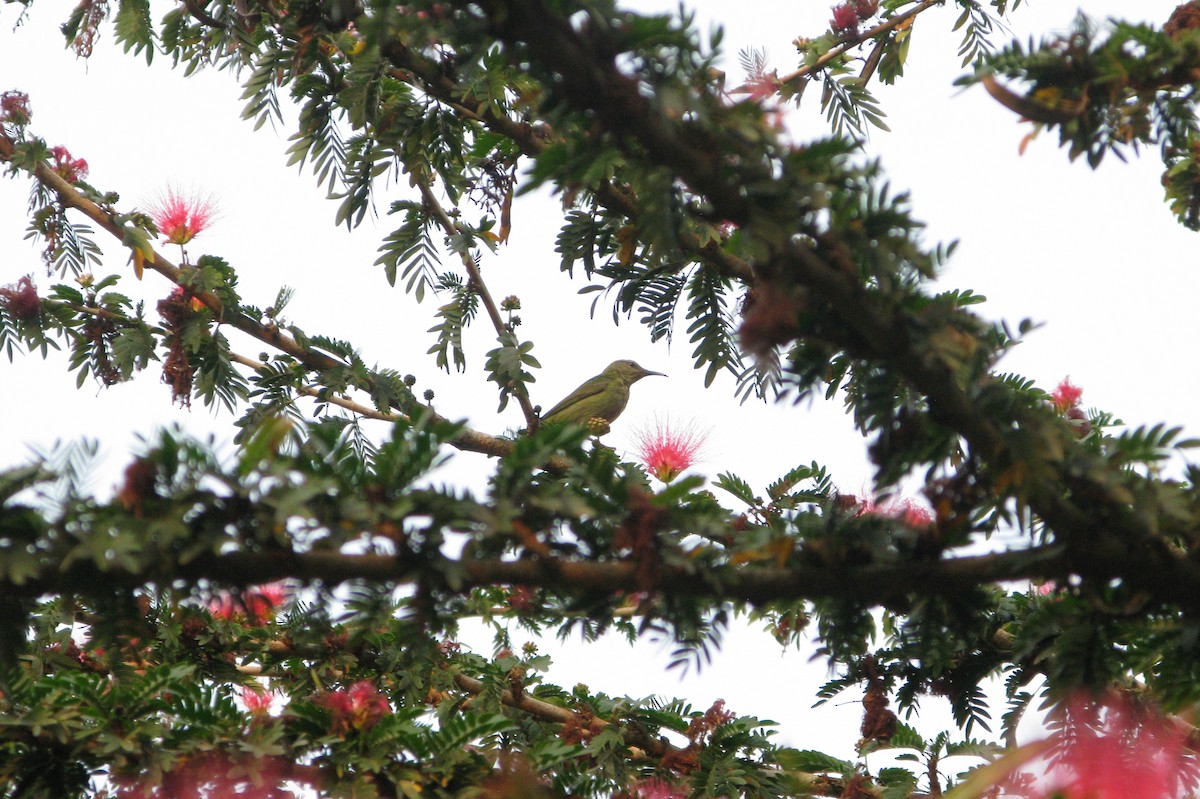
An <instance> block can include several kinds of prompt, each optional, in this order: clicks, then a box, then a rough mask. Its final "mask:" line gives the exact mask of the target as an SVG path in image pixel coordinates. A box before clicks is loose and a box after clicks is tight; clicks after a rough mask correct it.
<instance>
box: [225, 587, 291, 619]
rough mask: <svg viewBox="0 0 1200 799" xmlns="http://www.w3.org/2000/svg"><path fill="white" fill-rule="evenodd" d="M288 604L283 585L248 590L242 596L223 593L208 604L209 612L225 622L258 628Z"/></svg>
mask: <svg viewBox="0 0 1200 799" xmlns="http://www.w3.org/2000/svg"><path fill="white" fill-rule="evenodd" d="M285 602H287V587H286V586H285V585H284V584H283V583H267V584H266V585H256V586H252V587H250V588H247V589H246V590H245V591H242V592H241V593H240V594H231V593H222V594H221V595H220V596H218V597H216V598H215V599H213V600H212V601H211V602H209V603H208V612H209V613H211V614H212V615H213V616H214V617H215V618H218V619H224V620H225V621H242V622H245V623H246V624H249V625H252V626H255V627H258V626H261V625H263V624H266V623H267V622H269V621H271V620H273V619H274V618H275V612H276V609H277V608H279V607H280V606H282V605H283V604H284V603H285Z"/></svg>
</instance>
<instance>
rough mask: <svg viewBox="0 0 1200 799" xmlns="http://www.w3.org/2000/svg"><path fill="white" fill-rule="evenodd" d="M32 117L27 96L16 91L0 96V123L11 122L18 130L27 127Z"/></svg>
mask: <svg viewBox="0 0 1200 799" xmlns="http://www.w3.org/2000/svg"><path fill="white" fill-rule="evenodd" d="M32 117H33V114H32V113H31V112H30V110H29V95H28V94H26V93H25V92H18V91H9V92H5V93H4V94H0V122H11V123H12V124H13V125H16V126H17V127H18V128H19V127H23V126H25V125H28V124H29V120H30V119H31V118H32Z"/></svg>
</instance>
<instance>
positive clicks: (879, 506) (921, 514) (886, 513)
mask: <svg viewBox="0 0 1200 799" xmlns="http://www.w3.org/2000/svg"><path fill="white" fill-rule="evenodd" d="M854 515H855V516H883V517H884V518H887V519H897V520H898V521H901V522H904V523H905V524H907V525H908V526H909V527H929V526H930V525H932V524H933V522H934V517H933V511H931V510H930V509H929V508H927V507H925V506H924V505H922V504H921V503H919V502H917V501H916V500H914V499H907V498H906V499H899V500H895V501H892V500H888V501H886V502H882V503H877V502H875V501H874V500H871V499H864V500H861V501H860V502H859V503H858V508H857V510H856V511H855V512H854Z"/></svg>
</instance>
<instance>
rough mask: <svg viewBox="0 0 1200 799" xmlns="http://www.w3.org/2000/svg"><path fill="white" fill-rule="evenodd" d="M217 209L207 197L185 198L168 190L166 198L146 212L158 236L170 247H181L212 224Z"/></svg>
mask: <svg viewBox="0 0 1200 799" xmlns="http://www.w3.org/2000/svg"><path fill="white" fill-rule="evenodd" d="M216 212H217V210H216V205H215V204H214V203H213V201H212V200H211V199H209V198H207V197H201V196H198V195H195V194H193V195H184V194H180V193H179V192H177V191H175V189H172V188H168V189H167V191H166V194H164V195H162V196H161V197H159V198H158V200H156V201H155V203H154V205H152V206H151V207H150V208H149V213H150V218H151V219H153V220H154V224H155V225H156V226H157V227H158V234H159V236H161V237H162V238H164V239H166V240H167V241H169V242H170V243H172V244H178V245H179V246H181V247H182V246H183V245H184V244H187V243H188V242H189V241H191V240H192V239H194V238H196V236H197V235H199V234H200V233H202V232H203V231H204V230H205V229H206V228H208V227H209V225H211V224H212V222H213V219H214V218H215V216H216Z"/></svg>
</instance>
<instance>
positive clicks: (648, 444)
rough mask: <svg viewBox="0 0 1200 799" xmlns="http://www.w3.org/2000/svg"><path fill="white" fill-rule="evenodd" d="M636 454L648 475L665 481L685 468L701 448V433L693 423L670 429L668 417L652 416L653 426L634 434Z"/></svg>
mask: <svg viewBox="0 0 1200 799" xmlns="http://www.w3.org/2000/svg"><path fill="white" fill-rule="evenodd" d="M635 435H636V437H637V454H638V457H639V458H641V459H642V463H644V464H646V468H647V469H648V470H649V472H650V474H652V475H654V476H655V477H656V478H658V479H659V480H661V481H662V482H664V483H669V482H671V481H672V480H674V479H675V478H676V477H678V476H679V475H680V474H682V473H683V472H684V471H685V470H687V469H688V468H689V467H691V465H692V464H693V463H695V462H696V460H697V459H698V458H699V456H700V452H701V450H703V448H704V434H703V433H701V432H700V431H698V430H697V429H696V428H695V426H694V425H692V424H688V425H686V426H684V427H681V428H680V427H676V428H674V429H672V427H671V424H670V420H667V421H662V420H658V419H656V420H655V421H654V427H652V428H643V429H642V430H639V431H637V432H636V433H635Z"/></svg>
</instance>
